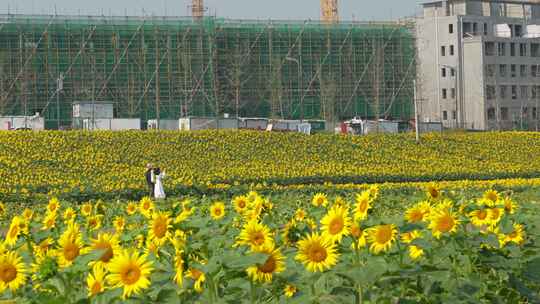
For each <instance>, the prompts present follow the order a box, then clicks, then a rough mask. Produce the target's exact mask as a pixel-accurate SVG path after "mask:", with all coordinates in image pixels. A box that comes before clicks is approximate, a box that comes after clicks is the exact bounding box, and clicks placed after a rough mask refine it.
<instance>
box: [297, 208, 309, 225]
mask: <svg viewBox="0 0 540 304" xmlns="http://www.w3.org/2000/svg"><path fill="white" fill-rule="evenodd" d="M306 216H307V213H306V211H305V210H304V209H302V208H298V209H296V212H295V213H294V220H296V221H297V222H303V221H304V220H305V219H306Z"/></svg>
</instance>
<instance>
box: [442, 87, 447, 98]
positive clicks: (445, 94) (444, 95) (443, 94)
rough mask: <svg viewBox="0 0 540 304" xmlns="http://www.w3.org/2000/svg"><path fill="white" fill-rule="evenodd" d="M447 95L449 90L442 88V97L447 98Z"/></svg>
mask: <svg viewBox="0 0 540 304" xmlns="http://www.w3.org/2000/svg"><path fill="white" fill-rule="evenodd" d="M446 97H447V91H446V89H442V98H443V99H446Z"/></svg>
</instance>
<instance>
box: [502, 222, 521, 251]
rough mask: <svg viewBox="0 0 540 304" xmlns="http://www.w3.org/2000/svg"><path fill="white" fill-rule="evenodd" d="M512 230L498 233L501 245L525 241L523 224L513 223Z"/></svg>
mask: <svg viewBox="0 0 540 304" xmlns="http://www.w3.org/2000/svg"><path fill="white" fill-rule="evenodd" d="M513 227H514V230H513V231H512V232H510V233H509V234H499V243H500V244H501V247H502V246H504V245H506V244H508V243H515V244H517V245H521V244H523V243H524V242H525V231H524V229H523V225H521V224H517V223H514V225H513Z"/></svg>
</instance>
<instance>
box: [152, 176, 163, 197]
mask: <svg viewBox="0 0 540 304" xmlns="http://www.w3.org/2000/svg"><path fill="white" fill-rule="evenodd" d="M163 178H165V172H161V174H159V175H156V176H155V179H156V185H155V186H154V197H155V198H165V191H164V190H163Z"/></svg>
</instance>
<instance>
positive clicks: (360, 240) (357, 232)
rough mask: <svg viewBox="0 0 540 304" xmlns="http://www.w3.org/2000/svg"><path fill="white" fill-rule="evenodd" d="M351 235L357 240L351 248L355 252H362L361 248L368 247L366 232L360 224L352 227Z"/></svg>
mask: <svg viewBox="0 0 540 304" xmlns="http://www.w3.org/2000/svg"><path fill="white" fill-rule="evenodd" d="M351 235H352V236H353V237H354V239H355V240H356V241H355V242H353V243H352V244H351V248H352V249H354V250H360V249H361V248H364V247H366V244H367V241H366V231H365V230H364V229H362V228H361V227H360V225H358V223H354V224H353V225H352V226H351Z"/></svg>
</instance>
